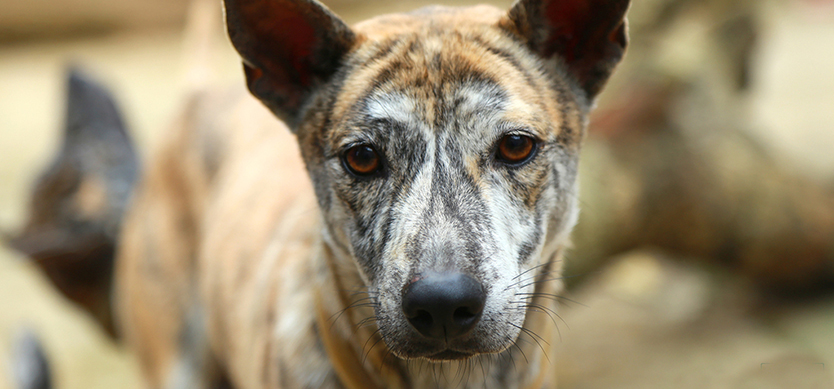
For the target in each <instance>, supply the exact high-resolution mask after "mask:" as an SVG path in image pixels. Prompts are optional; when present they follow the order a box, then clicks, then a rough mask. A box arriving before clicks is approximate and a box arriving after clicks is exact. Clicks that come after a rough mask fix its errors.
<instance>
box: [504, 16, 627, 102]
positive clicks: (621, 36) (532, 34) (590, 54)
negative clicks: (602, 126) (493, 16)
mask: <svg viewBox="0 0 834 389" xmlns="http://www.w3.org/2000/svg"><path fill="white" fill-rule="evenodd" d="M628 6H629V0H518V1H516V3H515V4H514V5H513V7H512V8H511V9H510V12H509V14H508V15H507V18H506V19H505V20H504V21H503V22H502V26H503V27H505V28H506V29H507V30H509V31H511V32H513V33H515V34H518V35H519V36H520V37H521V38H522V39H524V40H525V41H526V42H527V44H528V46H529V47H530V49H532V50H533V51H534V52H536V53H537V54H539V55H540V56H542V57H543V58H545V59H551V58H553V57H554V56H558V57H559V58H560V59H561V60H562V61H564V64H565V65H566V66H567V70H568V72H569V73H570V75H571V76H573V77H574V78H575V80H576V81H577V82H578V85H579V86H580V87H581V88H582V90H584V91H585V93H586V96H587V98H588V100H589V101H592V100H593V99H594V97H596V95H597V94H598V93H599V92H600V90H601V89H602V87H603V86H604V85H605V82H606V81H607V80H608V77H609V76H610V75H611V73H612V72H613V70H614V67H615V66H616V65H617V63H619V62H620V60H621V59H622V57H623V54H624V53H625V48H626V45H627V42H628V40H627V37H626V21H625V14H626V11H627V10H628Z"/></svg>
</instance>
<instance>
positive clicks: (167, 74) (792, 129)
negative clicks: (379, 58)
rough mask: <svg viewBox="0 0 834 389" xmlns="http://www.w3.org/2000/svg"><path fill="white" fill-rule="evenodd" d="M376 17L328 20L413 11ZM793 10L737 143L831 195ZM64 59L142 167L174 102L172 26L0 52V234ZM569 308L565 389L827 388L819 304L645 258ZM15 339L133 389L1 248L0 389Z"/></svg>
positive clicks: (767, 57)
mask: <svg viewBox="0 0 834 389" xmlns="http://www.w3.org/2000/svg"><path fill="white" fill-rule="evenodd" d="M455 3H456V4H461V2H455ZM470 3H477V1H470ZM385 4H386V5H380V3H374V4H373V5H368V4H364V3H361V2H358V1H354V2H348V3H346V5H342V8H338V7H337V8H336V11H337V12H338V13H340V14H342V15H345V17H346V19H347V20H349V21H357V20H360V19H362V18H363V17H364V15H367V14H377V13H382V12H388V11H395V10H401V9H411V8H414V7H415V6H416V5H417V4H419V3H418V2H416V1H404V2H396V3H394V2H390V3H388V2H386V3H385ZM498 4H499V5H502V6H505V5H507V4H509V1H506V2H499V3H498ZM793 4H794V6H788V7H775V8H774V9H773V10H772V11H769V12H771V13H772V15H771V17H770V18H769V19H768V20H769V26H768V30H767V34H766V36H765V37H763V39H762V46H761V47H760V49H759V51H758V54H757V64H758V65H757V69H756V74H755V77H756V85H757V86H756V87H755V89H754V91H753V93H754V98H753V99H752V104H751V106H750V107H749V109H750V110H751V112H753V113H754V117H755V122H754V123H752V125H751V131H752V132H753V135H754V136H756V137H757V138H759V139H761V140H762V141H763V142H764V143H765V145H766V146H767V147H768V148H770V149H772V150H774V151H775V153H776V155H778V156H779V158H780V159H781V160H783V161H784V163H785V164H788V165H791V166H795V167H796V169H797V170H799V171H801V172H803V174H807V175H808V176H810V177H814V178H816V179H819V180H821V181H828V182H834V152H833V150H834V114H832V108H834V71H832V69H834V50H832V48H834V44H832V42H834V10H831V7H829V8H813V9H812V8H810V7H809V6H803V5H798V4H799V3H798V2H797V3H793ZM216 51H217V55H216V58H215V63H214V65H213V68H214V70H215V74H214V79H215V80H217V81H218V83H225V82H241V80H242V75H241V74H240V71H239V65H238V62H237V59H236V57H235V56H234V53H233V52H232V51H231V49H230V48H229V47H228V46H226V45H219V46H218V48H217V50H216ZM68 62H76V63H79V64H81V65H82V66H84V67H85V68H87V69H89V72H90V73H91V74H93V75H95V77H96V78H98V79H100V80H103V81H104V82H105V83H106V84H107V85H109V86H110V87H111V88H112V90H113V91H114V93H115V95H116V96H117V98H118V99H119V101H120V103H121V106H122V109H123V111H124V113H125V115H126V117H127V122H128V123H129V125H130V127H131V130H132V133H133V134H134V137H135V139H136V141H137V143H138V145H139V147H140V149H141V151H142V153H143V154H144V155H145V156H147V153H148V150H149V149H150V148H151V145H152V144H153V143H154V142H155V140H156V139H157V138H158V137H159V136H160V135H162V134H163V133H164V131H165V128H166V123H168V122H169V120H170V119H171V117H172V116H173V114H174V113H175V112H176V111H177V109H178V107H179V105H180V101H181V99H182V93H183V92H182V91H183V86H184V82H183V74H184V73H185V69H184V68H185V64H186V63H187V62H188V59H187V58H183V37H182V33H181V31H180V30H179V29H176V28H168V29H155V30H134V31H133V32H130V31H126V32H120V33H114V34H108V35H106V36H96V37H87V38H79V39H72V40H46V41H27V42H26V43H25V44H22V43H9V44H6V45H0V230H6V231H8V230H14V229H15V228H17V226H19V225H20V223H21V222H22V218H23V216H24V212H25V208H24V205H25V198H26V195H27V193H28V190H29V188H30V185H31V183H32V181H33V179H34V176H35V174H36V172H37V171H38V170H39V169H40V168H41V167H43V165H44V164H45V163H46V161H47V160H48V158H49V157H50V155H51V153H53V152H54V151H55V148H56V147H57V143H58V141H59V134H60V129H61V121H62V117H63V103H64V102H63V93H64V79H63V77H64V74H65V73H64V69H65V64H67V63H68ZM570 295H571V296H572V298H573V299H574V300H576V301H578V302H580V303H581V304H582V305H577V304H568V305H567V306H566V307H565V309H564V310H563V311H562V312H561V313H560V314H561V316H562V319H564V322H559V326H560V330H561V334H562V339H561V342H562V344H563V347H561V349H562V351H561V352H560V353H559V355H555V356H553V357H552V360H553V362H554V364H555V365H556V366H557V368H558V369H560V371H561V372H562V377H564V378H563V385H564V386H565V387H576V388H599V387H647V386H651V387H672V386H673V385H674V386H675V387H717V388H740V387H750V388H754V387H809V388H812V387H819V388H826V387H827V388H832V387H834V300H831V299H828V300H821V301H812V302H803V303H801V304H795V303H794V304H791V303H786V304H784V306H783V307H781V308H772V306H771V308H769V309H768V310H766V311H760V310H756V309H755V306H756V305H757V304H756V301H755V300H756V298H757V297H753V296H751V295H750V293H749V288H748V287H747V286H746V285H744V283H743V282H740V281H737V280H733V279H732V278H731V277H728V276H721V275H720V274H719V275H715V273H713V272H708V271H706V270H704V269H701V268H698V267H693V266H684V265H679V264H678V262H676V261H674V260H671V259H670V258H668V257H667V256H666V254H662V253H656V252H652V251H641V252H635V253H632V254H629V255H626V256H624V257H622V258H620V259H618V260H616V261H614V265H612V266H610V267H609V268H607V269H605V270H604V271H603V272H601V273H600V274H599V275H598V277H596V279H595V280H593V281H591V282H589V283H587V284H585V285H583V286H582V287H581V288H580V289H578V290H574V291H571V293H570ZM751 307H752V308H751ZM27 327H28V328H31V329H32V330H33V331H34V332H36V333H37V334H38V335H39V336H40V337H41V338H42V339H43V340H44V342H45V343H46V349H47V352H48V354H49V355H50V358H51V359H52V361H51V362H52V365H53V367H54V369H55V375H56V377H57V381H58V383H59V386H58V387H59V388H65V389H74V388H78V389H81V388H84V389H88V388H89V389H93V388H138V387H140V385H139V382H140V381H139V378H138V369H137V367H136V364H135V361H134V360H133V359H132V358H131V357H130V355H128V353H126V352H125V351H123V350H121V349H119V348H118V347H117V346H115V345H113V344H111V343H109V342H108V341H107V339H106V337H105V336H104V334H103V333H102V332H101V331H99V330H98V328H96V327H95V325H94V323H93V322H92V321H91V320H90V319H89V318H87V317H85V316H84V315H83V314H82V313H81V312H80V311H79V310H78V309H76V308H74V307H72V306H70V305H69V304H67V303H66V302H65V301H64V300H63V299H62V298H61V297H60V296H58V295H57V294H56V293H55V292H54V290H52V289H51V287H50V286H49V285H48V284H47V281H46V280H45V278H43V277H42V276H41V275H40V274H38V273H37V272H36V270H35V269H34V267H33V266H31V265H30V264H28V263H27V262H26V261H25V259H24V258H21V257H19V256H17V255H16V254H15V253H13V252H11V251H9V250H8V249H6V248H4V247H1V246H0V389H13V387H12V386H11V382H10V381H9V380H8V378H9V377H8V374H7V372H8V369H7V367H8V364H9V361H8V352H7V350H10V349H11V344H12V342H13V339H14V338H15V337H16V336H17V335H18V334H19V333H20V331H21V330H22V328H27ZM647 383H651V385H649V384H647Z"/></svg>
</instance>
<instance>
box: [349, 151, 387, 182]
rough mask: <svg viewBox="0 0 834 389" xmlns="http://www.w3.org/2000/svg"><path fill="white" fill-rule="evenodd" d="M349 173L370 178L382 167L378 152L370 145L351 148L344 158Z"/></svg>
mask: <svg viewBox="0 0 834 389" xmlns="http://www.w3.org/2000/svg"><path fill="white" fill-rule="evenodd" d="M344 161H345V166H346V167H347V169H348V171H350V172H351V173H353V174H355V175H357V176H370V175H372V174H374V173H376V172H378V171H379V169H380V167H382V165H381V163H380V161H379V155H377V153H376V150H374V149H373V147H371V146H368V145H358V146H354V147H351V148H350V149H349V150H348V151H347V153H345V156H344Z"/></svg>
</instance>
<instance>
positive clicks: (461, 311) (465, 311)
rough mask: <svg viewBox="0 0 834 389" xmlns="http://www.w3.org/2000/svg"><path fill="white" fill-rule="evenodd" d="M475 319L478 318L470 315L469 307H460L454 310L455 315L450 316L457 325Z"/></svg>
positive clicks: (473, 314) (472, 314) (475, 315)
mask: <svg viewBox="0 0 834 389" xmlns="http://www.w3.org/2000/svg"><path fill="white" fill-rule="evenodd" d="M476 317H478V315H477V314H475V313H472V311H470V310H469V307H460V308H458V309H455V313H454V315H452V319H454V320H455V322H458V323H463V322H466V321H468V320H472V319H474V318H476Z"/></svg>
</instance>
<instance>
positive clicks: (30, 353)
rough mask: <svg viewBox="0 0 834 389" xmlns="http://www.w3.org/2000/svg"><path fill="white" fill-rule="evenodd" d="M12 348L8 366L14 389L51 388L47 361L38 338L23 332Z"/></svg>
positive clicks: (50, 376)
mask: <svg viewBox="0 0 834 389" xmlns="http://www.w3.org/2000/svg"><path fill="white" fill-rule="evenodd" d="M12 347H13V348H12V350H11V351H12V354H11V358H10V363H9V366H10V368H11V378H12V382H13V383H14V385H15V386H14V389H50V388H52V373H51V372H50V368H49V361H48V360H47V358H46V353H45V352H44V350H43V346H42V345H41V342H40V340H39V339H38V337H37V336H36V335H35V334H34V333H32V332H30V331H25V332H23V333H21V335H20V336H18V337H17V338H16V339H15V340H14V344H13V345H12Z"/></svg>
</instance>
